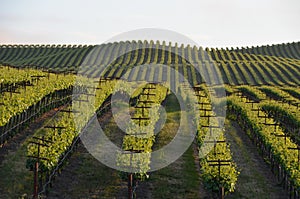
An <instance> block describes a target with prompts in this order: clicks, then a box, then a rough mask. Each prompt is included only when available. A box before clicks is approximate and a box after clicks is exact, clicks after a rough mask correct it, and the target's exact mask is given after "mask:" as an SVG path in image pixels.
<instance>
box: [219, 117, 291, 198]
mask: <svg viewBox="0 0 300 199" xmlns="http://www.w3.org/2000/svg"><path fill="white" fill-rule="evenodd" d="M225 127H226V133H225V136H226V139H227V141H228V142H229V143H230V146H231V147H230V148H231V151H232V153H233V159H234V161H235V162H236V163H237V166H238V168H239V170H240V175H239V178H238V182H237V187H236V191H235V192H234V193H233V194H231V195H229V196H227V198H234V199H235V198H236V199H237V198H260V199H276V198H278V199H281V198H288V196H287V195H286V194H285V193H284V190H283V189H282V187H280V186H279V185H278V184H277V180H276V178H275V177H274V175H273V174H272V172H271V171H270V169H269V167H268V166H267V164H266V163H265V162H264V160H263V158H262V157H261V156H260V155H259V153H258V152H257V150H256V147H255V146H254V145H253V144H252V143H251V141H250V140H249V138H248V137H247V135H246V134H245V133H244V132H243V131H242V130H241V128H240V127H239V126H238V125H237V123H235V122H231V121H228V120H227V121H226V125H225Z"/></svg>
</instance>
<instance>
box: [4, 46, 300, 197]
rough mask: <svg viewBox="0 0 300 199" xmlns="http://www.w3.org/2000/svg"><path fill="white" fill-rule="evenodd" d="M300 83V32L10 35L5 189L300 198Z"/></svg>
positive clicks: (16, 192) (8, 192) (38, 193)
mask: <svg viewBox="0 0 300 199" xmlns="http://www.w3.org/2000/svg"><path fill="white" fill-rule="evenodd" d="M299 86H300V42H297V43H295V42H293V43H286V44H278V45H271V46H269V45H268V46H257V47H246V48H231V49H228V48H226V49H223V48H221V49H218V48H205V49H203V48H201V47H200V48H198V47H195V46H190V45H187V46H184V45H180V46H179V45H178V44H177V43H175V44H172V43H169V44H166V42H164V41H163V42H159V41H156V42H154V41H152V40H151V41H140V40H139V41H126V42H115V43H107V44H102V45H98V46H96V45H0V198H257V197H258V196H261V198H293V199H299V198H300V111H299V110H300V87H299ZM97 128H101V129H103V132H102V133H103V135H102V134H101V135H100V133H99V132H97V131H96V130H95V129H97ZM179 131H180V133H177V132H179ZM176 133H177V134H176ZM178 139H179V140H180V141H177V142H176V140H178ZM189 141H190V143H189V144H187V145H186V148H185V144H184V143H185V142H189ZM106 142H110V143H113V144H112V148H113V149H116V148H118V150H116V151H113V150H112V149H111V148H107V146H106V144H105V143H106ZM174 143H175V146H174ZM165 147H166V148H168V151H167V150H164V148H165ZM181 148H184V149H185V150H184V151H183V152H182V153H180V156H178V157H175V153H177V152H178V151H179V150H180V149H181ZM178 153H179V152H178ZM95 154H96V155H95ZM100 159H102V160H103V161H101V160H100ZM171 160H172V161H171ZM168 161H170V163H169V164H167V163H166V162H168ZM112 162H113V163H112ZM110 164H113V165H114V166H111V167H110V166H109V165H110ZM163 165H165V166H163ZM156 167H157V168H159V169H155V168H156Z"/></svg>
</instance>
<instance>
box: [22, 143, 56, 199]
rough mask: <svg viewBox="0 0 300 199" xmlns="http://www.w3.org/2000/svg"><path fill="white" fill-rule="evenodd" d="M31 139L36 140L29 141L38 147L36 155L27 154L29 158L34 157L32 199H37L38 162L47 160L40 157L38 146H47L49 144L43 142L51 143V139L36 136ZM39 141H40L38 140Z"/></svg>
mask: <svg viewBox="0 0 300 199" xmlns="http://www.w3.org/2000/svg"><path fill="white" fill-rule="evenodd" d="M33 139H35V140H37V141H30V143H32V144H36V145H37V147H38V153H37V156H27V157H31V158H35V159H36V162H35V164H34V174H33V178H34V179H33V198H34V199H38V191H39V182H38V178H39V163H40V160H41V159H42V160H48V159H46V158H42V157H40V147H41V146H45V147H48V146H49V145H47V144H45V143H44V142H48V143H52V142H51V141H48V140H45V139H44V137H42V138H38V137H33ZM39 141H42V143H41V142H39Z"/></svg>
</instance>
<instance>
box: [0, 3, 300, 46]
mask: <svg viewBox="0 0 300 199" xmlns="http://www.w3.org/2000/svg"><path fill="white" fill-rule="evenodd" d="M0 8H1V12H0V44H101V43H107V41H110V40H111V38H112V37H115V36H116V35H119V34H122V33H124V32H128V31H132V30H136V29H144V28H156V29H167V30H170V31H174V32H177V33H179V34H182V35H184V36H186V37H188V38H190V39H191V40H193V41H195V42H196V43H197V44H198V45H200V46H203V47H241V46H257V45H268V44H269V45H271V44H279V43H286V42H294V41H295V42H297V41H300V20H299V19H300V1H299V0H206V1H203V0H193V1H192V0H191V1H190V0H184V1H183V0H181V1H178V0H148V1H143V0H126V1H124V0H123V1H122V0H119V1H116V0H106V1H103V0H98V1H97V0H84V1H79V0H44V1H41V0H27V1H25V0H0ZM150 36H151V34H150ZM137 39H143V38H137Z"/></svg>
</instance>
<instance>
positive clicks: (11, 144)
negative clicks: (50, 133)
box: [0, 106, 63, 165]
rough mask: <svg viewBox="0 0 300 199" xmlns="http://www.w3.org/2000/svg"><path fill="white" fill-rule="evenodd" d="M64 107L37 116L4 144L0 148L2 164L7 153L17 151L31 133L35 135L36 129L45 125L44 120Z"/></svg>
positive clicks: (0, 161)
mask: <svg viewBox="0 0 300 199" xmlns="http://www.w3.org/2000/svg"><path fill="white" fill-rule="evenodd" d="M62 108H63V106H62V107H59V108H55V109H52V110H50V111H49V112H47V113H44V114H43V115H42V116H41V117H39V118H37V119H36V120H35V121H34V122H32V123H31V124H29V126H28V127H26V128H25V129H24V131H23V132H21V133H18V134H16V135H15V136H14V137H13V138H11V139H10V140H9V141H8V142H6V143H5V144H3V145H2V147H1V148H0V165H1V163H2V162H3V160H4V159H5V157H6V156H7V154H9V153H11V152H14V151H17V150H18V148H19V147H20V146H21V143H23V142H24V141H25V140H26V139H27V137H28V136H29V135H33V134H34V132H35V131H36V130H38V129H40V128H41V127H42V126H43V125H44V122H45V121H46V120H48V119H49V118H51V117H53V116H54V115H55V114H56V113H57V111H59V110H60V109H62Z"/></svg>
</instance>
